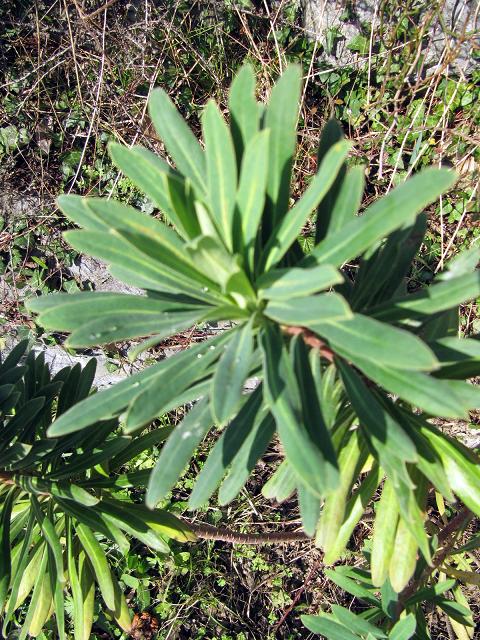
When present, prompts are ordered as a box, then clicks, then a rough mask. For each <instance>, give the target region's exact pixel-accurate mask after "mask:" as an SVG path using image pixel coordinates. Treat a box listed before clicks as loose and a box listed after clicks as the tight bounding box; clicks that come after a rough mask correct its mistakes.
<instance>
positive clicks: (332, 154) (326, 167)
mask: <svg viewBox="0 0 480 640" xmlns="http://www.w3.org/2000/svg"><path fill="white" fill-rule="evenodd" d="M350 146H351V145H350V143H348V142H338V143H337V144H336V145H334V146H333V147H332V148H331V149H330V151H329V152H328V153H327V155H326V156H325V158H324V160H323V161H322V164H321V165H320V167H319V168H318V173H316V175H315V176H314V177H313V178H312V181H311V183H310V184H309V186H308V187H307V190H306V191H305V193H304V194H303V195H302V197H301V198H300V200H298V202H297V203H296V204H295V206H294V207H293V208H292V210H291V211H289V212H288V215H286V216H284V217H283V218H282V219H281V220H280V221H279V223H278V225H277V226H276V227H275V228H274V229H273V232H272V235H271V237H270V239H269V241H268V243H267V246H266V247H265V249H264V253H263V264H262V266H263V269H264V270H265V271H268V270H269V269H270V268H271V267H272V266H274V265H275V264H277V263H278V261H279V260H280V259H281V258H282V257H283V256H284V255H285V253H286V252H287V251H288V249H289V248H290V246H291V245H292V244H293V242H294V241H295V240H296V238H297V236H298V235H299V234H300V232H301V230H302V228H303V226H304V224H305V222H306V221H307V219H308V217H309V215H310V214H311V213H312V211H313V209H314V208H315V207H316V206H317V205H318V203H319V202H320V201H321V199H322V198H323V197H324V195H325V194H326V193H327V192H328V189H329V188H330V186H331V185H332V183H333V181H334V180H335V177H336V175H337V174H338V171H339V170H340V167H341V166H342V163H343V161H344V160H345V158H346V156H347V153H348V151H349V149H350Z"/></svg>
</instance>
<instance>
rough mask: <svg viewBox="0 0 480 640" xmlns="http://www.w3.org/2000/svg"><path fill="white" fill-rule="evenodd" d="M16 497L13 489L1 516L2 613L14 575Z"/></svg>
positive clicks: (0, 581)
mask: <svg viewBox="0 0 480 640" xmlns="http://www.w3.org/2000/svg"><path fill="white" fill-rule="evenodd" d="M16 497H17V491H16V489H15V488H14V487H12V488H11V489H10V491H9V492H8V494H7V496H6V498H5V499H4V502H3V505H2V506H3V508H2V512H1V514H0V551H1V553H0V613H2V612H3V608H4V606H5V600H6V597H7V593H8V589H9V587H10V579H11V574H12V562H11V548H10V521H11V517H12V507H13V503H14V500H15V498H16Z"/></svg>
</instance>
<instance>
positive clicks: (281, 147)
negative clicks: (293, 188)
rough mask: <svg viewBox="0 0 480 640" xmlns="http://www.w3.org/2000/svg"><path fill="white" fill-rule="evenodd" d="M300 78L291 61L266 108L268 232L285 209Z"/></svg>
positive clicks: (295, 136) (299, 72)
mask: <svg viewBox="0 0 480 640" xmlns="http://www.w3.org/2000/svg"><path fill="white" fill-rule="evenodd" d="M301 81H302V72H301V68H300V66H298V65H290V66H289V67H288V68H287V69H286V71H285V72H284V73H283V75H282V76H281V78H280V79H279V80H278V82H277V83H276V84H275V86H274V87H273V89H272V93H271V96H270V100H269V102H268V106H267V107H266V110H265V118H264V128H265V129H270V147H269V158H268V165H269V172H268V185H267V204H268V215H269V217H268V218H267V219H266V224H267V229H266V232H267V233H269V232H270V231H271V230H272V229H273V228H274V227H275V226H276V225H277V224H278V223H279V222H280V221H281V220H282V219H283V217H284V215H285V213H286V212H287V209H288V200H289V195H290V177H291V172H292V163H293V155H294V153H295V144H296V139H297V131H296V128H297V118H298V110H299V106H300V89H301Z"/></svg>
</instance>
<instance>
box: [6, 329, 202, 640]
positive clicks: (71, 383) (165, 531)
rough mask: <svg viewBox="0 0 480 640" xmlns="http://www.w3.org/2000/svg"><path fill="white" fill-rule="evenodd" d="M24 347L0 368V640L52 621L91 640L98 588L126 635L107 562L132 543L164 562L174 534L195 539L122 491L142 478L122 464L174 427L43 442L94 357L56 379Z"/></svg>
mask: <svg viewBox="0 0 480 640" xmlns="http://www.w3.org/2000/svg"><path fill="white" fill-rule="evenodd" d="M27 349H28V341H23V342H21V343H19V344H18V345H17V346H16V347H15V348H14V349H13V350H12V351H11V352H10V354H9V355H8V357H7V358H6V359H5V361H4V362H3V363H0V420H1V427H2V431H1V437H0V541H1V542H0V543H1V548H2V551H1V555H0V611H1V614H2V615H1V620H2V627H1V628H2V637H4V638H6V637H11V635H10V633H11V632H13V633H15V630H16V632H17V635H15V637H16V638H19V640H22V639H23V638H26V637H39V636H41V637H45V636H42V630H43V629H45V626H46V625H47V624H48V625H49V628H50V630H51V632H52V630H53V629H54V631H53V633H54V635H53V636H49V637H56V638H67V637H74V638H75V640H84V639H85V640H87V639H89V638H91V630H92V624H93V621H94V609H95V589H96V588H97V587H98V591H99V594H100V595H101V599H102V602H103V605H102V606H104V608H105V613H106V614H107V615H108V616H109V617H110V618H111V619H112V620H115V621H116V623H117V624H118V625H119V627H120V628H121V629H123V630H124V631H125V632H128V631H130V630H131V629H132V621H131V613H130V609H129V607H128V606H127V603H126V600H125V597H124V595H123V590H122V587H121V586H120V585H119V583H118V576H117V575H116V574H115V570H114V568H113V566H112V565H113V563H114V557H115V554H116V553H117V552H118V553H119V554H121V555H123V556H125V555H127V553H128V550H129V547H130V541H131V540H132V539H136V540H137V541H140V542H141V543H143V544H144V545H146V546H147V547H149V548H150V549H152V550H155V551H156V552H158V553H159V554H164V555H165V557H166V555H167V554H169V553H170V548H169V546H168V540H169V539H170V538H175V539H177V540H180V541H187V540H194V539H195V534H194V533H193V532H192V531H191V530H190V529H189V527H188V526H187V525H186V524H185V523H183V522H182V521H180V520H179V519H177V518H176V517H175V516H174V515H173V514H171V513H169V512H167V511H164V510H160V509H156V510H155V511H150V510H148V509H146V507H145V506H143V505H142V504H138V503H137V504H136V503H134V502H133V501H132V500H131V499H129V498H128V496H127V495H125V491H124V490H125V488H126V487H131V486H136V487H139V486H142V484H143V483H145V481H146V479H147V477H148V472H147V473H145V472H143V471H139V472H136V473H131V474H128V473H122V467H124V465H125V464H126V463H128V462H129V461H130V460H131V459H133V458H135V457H136V456H137V455H138V454H139V453H141V452H142V451H144V450H145V449H146V448H149V447H151V446H152V445H153V444H154V443H156V444H159V443H161V442H162V440H163V439H164V438H165V437H166V436H167V434H168V433H169V432H170V429H169V428H168V427H164V428H160V429H154V430H151V431H149V432H148V433H147V434H145V435H144V436H143V437H139V438H132V437H128V436H124V435H121V434H119V433H118V420H117V419H112V420H107V421H102V422H95V423H93V424H92V425H91V426H90V427H89V428H88V429H86V430H83V431H81V432H79V433H76V434H73V435H70V436H64V437H63V436H61V437H59V438H47V436H46V432H47V430H48V428H49V427H50V426H51V425H52V423H53V421H54V419H55V417H57V418H59V417H60V416H61V415H62V414H63V413H64V412H65V411H67V410H68V409H69V408H71V407H72V406H74V405H75V403H77V402H79V401H81V400H82V399H84V398H85V397H87V396H88V394H89V392H90V390H91V385H92V381H93V378H94V374H95V366H96V361H95V360H91V361H90V362H89V364H88V365H86V366H85V367H84V368H83V370H81V368H80V365H76V366H75V367H66V368H64V369H62V370H61V371H59V372H58V373H57V374H56V375H55V376H53V377H52V376H51V375H50V373H49V369H48V367H47V366H46V364H45V362H44V358H43V355H42V354H39V355H36V354H35V353H34V352H33V351H30V352H29V353H28V354H26V352H27ZM127 536H128V537H127ZM112 548H113V549H114V551H113V553H112ZM67 603H68V604H67ZM66 611H67V612H68V613H67V614H66ZM52 615H54V616H55V625H53V624H52V622H51V621H50V618H51V617H52ZM69 618H70V623H71V624H70V623H69ZM49 621H50V622H49ZM68 629H71V631H72V633H71V634H67V632H68Z"/></svg>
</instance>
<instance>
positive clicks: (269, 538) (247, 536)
mask: <svg viewBox="0 0 480 640" xmlns="http://www.w3.org/2000/svg"><path fill="white" fill-rule="evenodd" d="M187 524H188V526H189V527H190V528H191V529H192V531H193V533H194V534H195V535H196V536H197V537H198V538H201V539H202V540H217V541H221V542H231V543H233V544H287V543H289V542H303V541H306V540H310V538H309V537H308V536H307V535H306V534H305V533H303V531H281V532H274V533H240V532H238V531H232V530H231V529H227V528H226V527H213V526H212V525H210V524H203V523H201V524H197V523H192V522H187Z"/></svg>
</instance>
